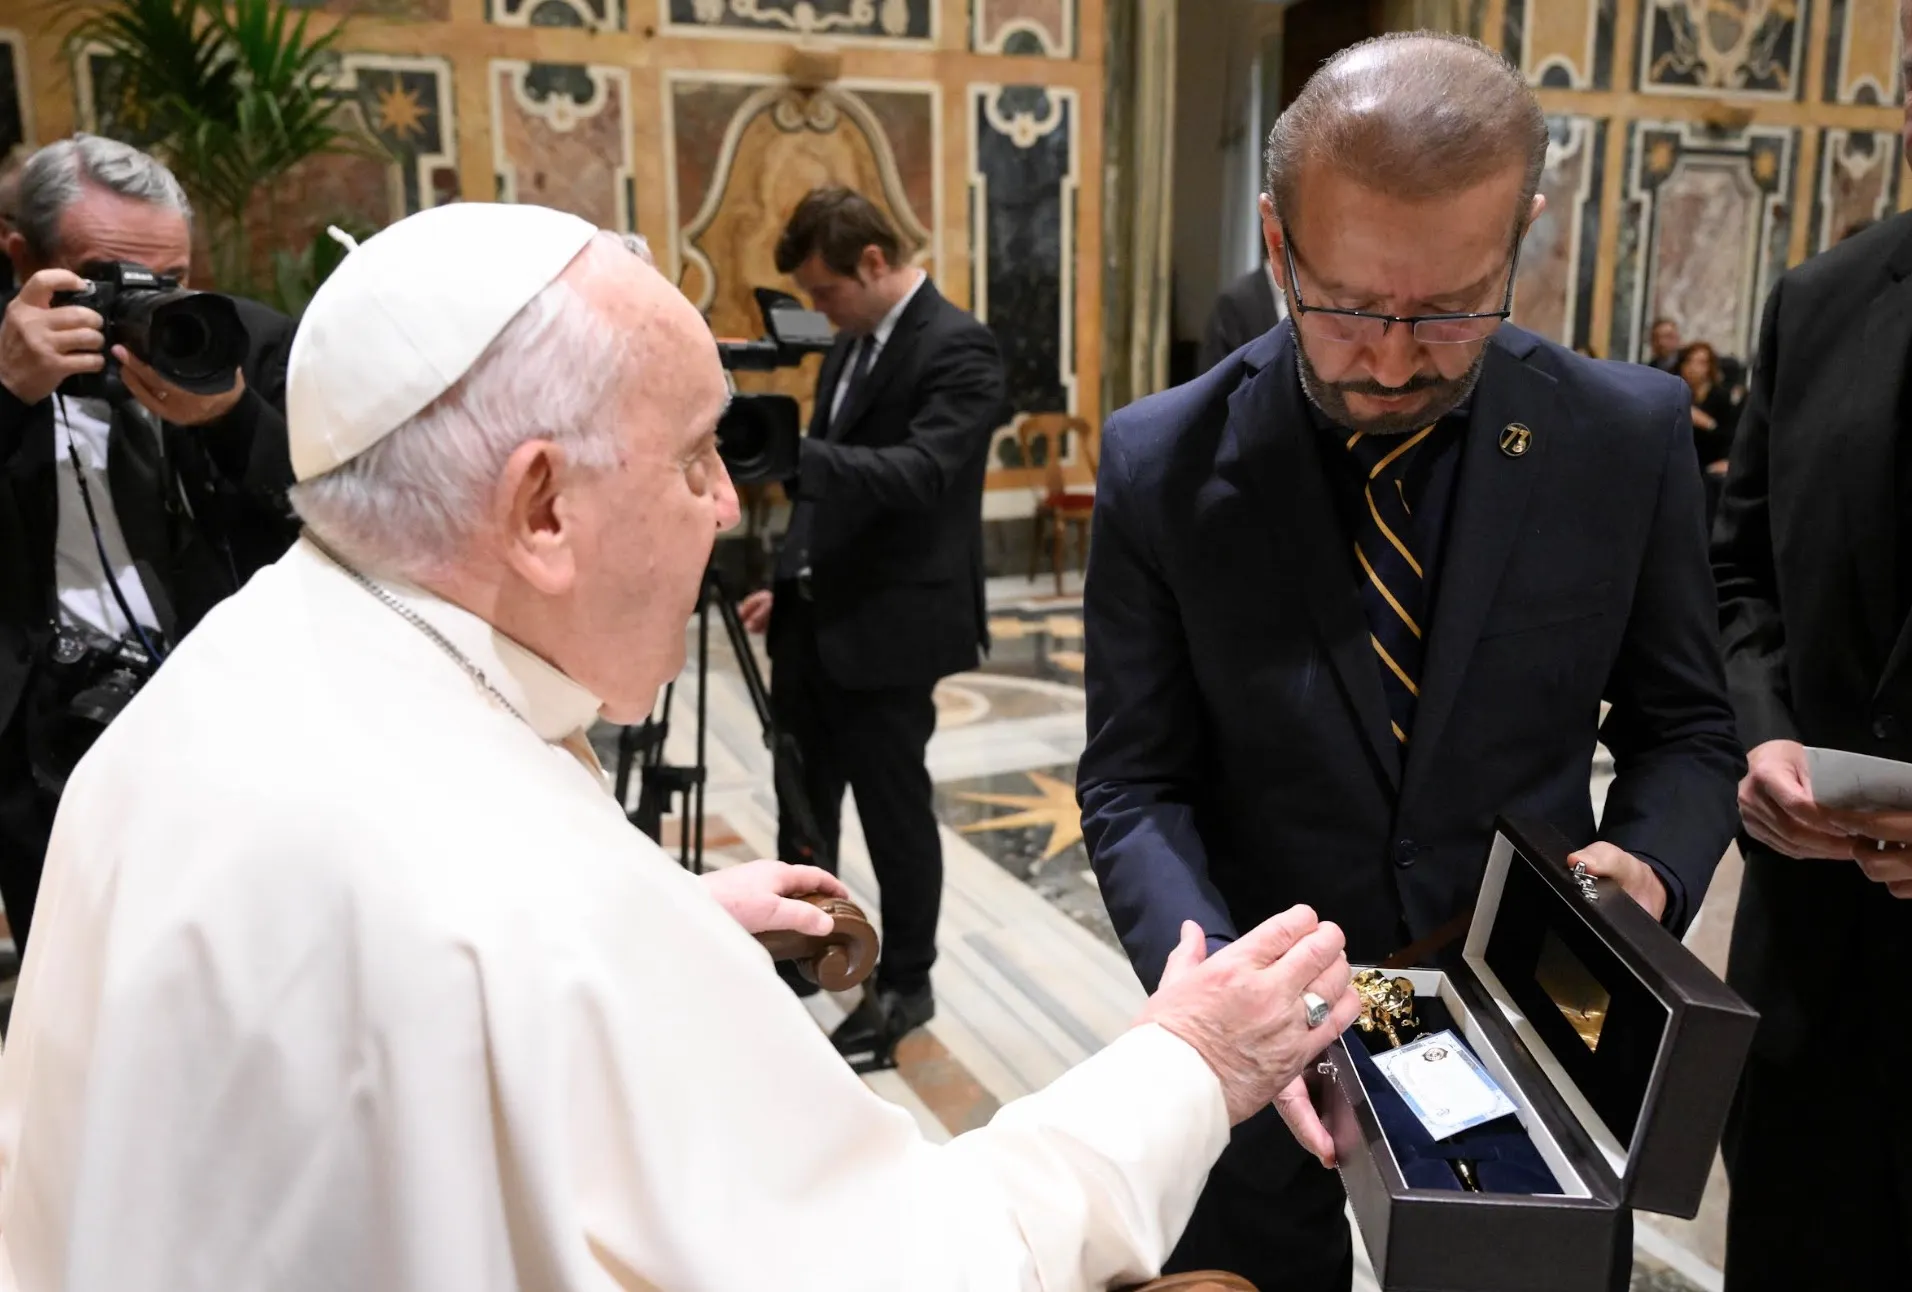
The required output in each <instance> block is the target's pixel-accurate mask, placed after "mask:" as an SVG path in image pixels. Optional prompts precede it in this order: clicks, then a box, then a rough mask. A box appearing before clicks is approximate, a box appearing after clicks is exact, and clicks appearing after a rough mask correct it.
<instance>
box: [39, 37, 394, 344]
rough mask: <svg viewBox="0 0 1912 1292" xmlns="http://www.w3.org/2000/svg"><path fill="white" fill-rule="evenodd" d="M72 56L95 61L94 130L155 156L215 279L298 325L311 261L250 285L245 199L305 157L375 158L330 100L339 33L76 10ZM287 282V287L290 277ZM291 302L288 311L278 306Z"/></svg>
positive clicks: (268, 195) (335, 98)
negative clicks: (191, 219)
mask: <svg viewBox="0 0 1912 1292" xmlns="http://www.w3.org/2000/svg"><path fill="white" fill-rule="evenodd" d="M62 7H63V8H67V9H68V12H72V13H76V17H75V20H74V21H73V22H72V24H71V26H70V27H69V28H68V30H67V33H66V42H67V48H68V50H69V53H71V54H74V55H77V56H80V57H86V58H89V59H91V60H93V62H94V65H95V66H99V67H101V69H102V71H103V72H104V73H105V74H104V75H103V76H102V77H100V78H99V79H98V80H97V81H96V98H97V99H98V100H99V102H98V104H97V106H98V107H99V109H100V117H101V127H102V129H104V130H106V131H107V132H108V133H113V134H117V135H120V136H122V137H124V138H127V139H128V140H129V141H131V142H135V143H138V144H139V145H140V146H142V147H144V148H147V149H149V150H150V151H152V152H154V153H155V154H157V155H159V156H161V157H163V158H164V159H165V160H166V163H167V164H168V165H169V166H170V167H172V169H173V173H174V174H176V175H177V176H178V177H179V181H180V183H181V184H183V185H184V186H185V188H186V191H187V193H188V194H189V195H190V196H191V197H192V199H193V203H194V205H195V206H196V207H198V208H199V210H200V212H201V213H202V217H203V220H204V224H205V231H206V234H207V245H208V247H209V249H210V252H211V258H212V269H213V278H214V280H215V282H216V283H217V284H218V286H219V287H220V288H222V289H223V290H226V291H233V292H241V293H245V294H248V295H262V296H264V297H266V298H267V299H275V298H278V303H280V304H281V306H282V307H285V308H288V309H289V311H290V312H296V311H297V309H298V308H299V307H300V306H302V305H303V303H304V302H303V299H299V298H300V297H302V296H309V295H310V291H311V290H312V289H313V288H315V287H316V286H317V284H316V282H310V281H305V282H299V281H296V280H297V278H298V273H297V272H296V271H297V270H299V268H300V267H301V266H306V267H309V272H318V271H319V270H320V269H321V268H324V267H327V266H326V265H325V261H324V258H323V257H322V256H312V255H305V254H299V255H292V256H290V257H289V259H288V258H287V256H286V254H285V253H281V256H280V260H279V263H278V264H276V265H275V272H274V273H273V275H271V278H272V281H270V282H268V283H266V284H264V285H263V290H259V286H260V285H258V284H255V282H254V265H255V259H254V252H255V247H254V239H255V236H256V235H257V234H258V233H259V229H258V228H257V227H255V224H256V223H258V221H257V219H256V217H257V209H256V202H255V199H256V198H257V197H258V196H259V195H261V194H264V195H265V203H266V208H267V218H266V219H265V221H264V222H263V223H264V224H265V225H266V226H267V227H271V226H272V225H273V224H274V223H275V221H274V220H273V218H272V211H273V194H274V185H275V184H276V183H277V182H278V181H279V180H281V179H282V178H284V177H285V175H286V174H287V172H289V171H291V170H292V169H293V167H295V166H297V165H298V164H299V163H300V162H302V161H304V160H306V159H307V158H310V157H314V156H318V155H320V154H323V153H336V152H356V151H363V150H374V151H376V150H377V149H378V145H377V143H376V141H374V140H373V139H372V138H371V137H370V136H369V135H368V134H367V133H366V132H365V131H364V130H363V129H362V127H360V126H359V125H357V124H356V123H355V119H354V118H353V117H352V116H351V114H350V113H346V112H342V111H341V110H340V108H341V104H342V98H341V96H340V95H339V94H338V92H337V90H336V89H335V81H336V71H337V63H338V60H337V54H336V46H337V44H338V41H339V38H340V35H341V33H342V32H343V31H344V27H343V25H339V26H334V27H332V28H330V29H329V30H326V31H324V32H321V33H318V34H314V33H312V32H311V31H310V30H309V29H308V25H307V24H308V22H309V20H310V17H311V14H310V13H309V12H306V11H296V12H295V11H294V10H293V9H291V8H290V7H289V6H288V5H286V4H284V3H282V2H281V0H224V2H223V3H222V0H80V3H79V4H78V5H76V6H70V7H69V6H66V5H63V6H62ZM289 275H290V279H291V280H292V281H289V280H288V276H289ZM287 298H291V299H287Z"/></svg>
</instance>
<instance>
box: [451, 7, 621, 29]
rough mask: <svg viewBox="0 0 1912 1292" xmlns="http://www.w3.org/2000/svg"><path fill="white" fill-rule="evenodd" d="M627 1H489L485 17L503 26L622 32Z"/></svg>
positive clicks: (488, 20)
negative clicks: (580, 28) (576, 28)
mask: <svg viewBox="0 0 1912 1292" xmlns="http://www.w3.org/2000/svg"><path fill="white" fill-rule="evenodd" d="M638 2H639V3H641V0H638ZM626 3H627V0H485V20H486V21H487V22H493V23H496V24H498V25H499V26H501V27H582V28H584V29H586V30H588V31H622V30H624V6H625V4H626Z"/></svg>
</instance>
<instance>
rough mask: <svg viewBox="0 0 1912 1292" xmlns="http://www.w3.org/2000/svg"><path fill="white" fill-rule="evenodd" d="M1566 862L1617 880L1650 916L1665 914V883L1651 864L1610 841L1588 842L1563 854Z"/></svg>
mask: <svg viewBox="0 0 1912 1292" xmlns="http://www.w3.org/2000/svg"><path fill="white" fill-rule="evenodd" d="M1567 864H1569V865H1573V866H1578V865H1585V866H1586V868H1587V873H1588V874H1589V875H1593V876H1595V877H1597V878H1600V879H1611V880H1613V881H1615V882H1616V883H1618V884H1619V885H1620V887H1621V889H1623V890H1624V891H1625V892H1626V895H1627V896H1628V897H1631V898H1632V899H1633V900H1634V901H1636V902H1638V903H1639V904H1640V905H1641V906H1642V907H1644V908H1646V913H1647V914H1648V915H1651V916H1652V917H1653V918H1654V919H1656V920H1657V919H1660V918H1662V917H1664V916H1665V915H1666V885H1665V884H1663V883H1661V882H1660V877H1659V875H1657V874H1655V873H1654V870H1653V867H1651V866H1649V865H1647V864H1646V863H1645V862H1644V861H1641V860H1640V859H1639V858H1638V857H1636V856H1634V855H1633V854H1632V853H1630V852H1622V851H1621V850H1620V849H1618V848H1616V847H1614V846H1613V845H1612V844H1610V843H1590V844H1588V845H1587V846H1586V847H1584V848H1582V849H1581V850H1580V851H1579V852H1576V853H1574V854H1573V855H1572V856H1570V857H1568V858H1567Z"/></svg>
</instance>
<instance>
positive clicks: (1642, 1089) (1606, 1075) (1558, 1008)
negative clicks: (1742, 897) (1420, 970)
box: [1462, 818, 1758, 1218]
mask: <svg viewBox="0 0 1912 1292" xmlns="http://www.w3.org/2000/svg"><path fill="white" fill-rule="evenodd" d="M1571 851H1572V850H1571V849H1570V848H1569V846H1568V845H1567V843H1566V841H1565V840H1564V839H1563V838H1561V836H1560V834H1559V833H1558V832H1557V831H1555V830H1554V829H1553V828H1552V827H1551V826H1548V825H1545V824H1540V823H1535V822H1532V821H1521V820H1512V819H1507V818H1502V819H1501V820H1500V821H1498V822H1497V823H1496V836H1495V839H1494V846H1493V850H1492V851H1491V852H1490V853H1489V855H1488V861H1487V871H1486V874H1485V876H1484V877H1483V879H1482V881H1481V890H1480V898H1479V901H1478V902H1477V903H1476V905H1475V908H1474V918H1473V922H1472V924H1471V926H1470V928H1469V930H1468V934H1467V941H1466V946H1465V949H1464V950H1463V952H1462V960H1463V962H1464V963H1465V965H1466V967H1467V970H1468V972H1469V974H1470V975H1471V976H1472V977H1473V978H1474V979H1476V980H1477V981H1478V982H1479V984H1480V986H1481V988H1482V989H1483V990H1484V991H1485V993H1486V994H1487V995H1488V996H1489V997H1491V998H1492V999H1493V1001H1494V1002H1495V1003H1496V1004H1497V1005H1499V1006H1500V1013H1501V1014H1502V1015H1503V1016H1504V1018H1505V1021H1506V1022H1507V1023H1508V1025H1509V1026H1510V1027H1511V1029H1512V1031H1513V1034H1514V1035H1515V1037H1517V1038H1518V1040H1519V1041H1520V1043H1521V1045H1522V1046H1523V1047H1524V1048H1525V1050H1526V1051H1527V1055H1528V1057H1530V1058H1531V1059H1532V1060H1533V1062H1534V1063H1535V1065H1536V1066H1537V1067H1538V1068H1539V1069H1540V1070H1541V1072H1542V1073H1543V1075H1544V1076H1545V1077H1546V1079H1547V1081H1548V1082H1549V1083H1550V1084H1551V1085H1552V1087H1553V1089H1554V1092H1555V1093H1556V1094H1558V1096H1559V1097H1560V1101H1561V1103H1562V1104H1564V1105H1565V1107H1566V1109H1567V1110H1568V1111H1569V1112H1570V1113H1571V1114H1572V1116H1573V1117H1574V1119H1575V1121H1577V1122H1578V1123H1579V1125H1580V1127H1581V1129H1582V1130H1583V1131H1584V1132H1585V1133H1586V1136H1587V1138H1588V1139H1589V1140H1590V1141H1591V1142H1592V1144H1593V1145H1594V1147H1595V1148H1596V1149H1597V1151H1598V1153H1597V1157H1598V1160H1596V1161H1593V1162H1590V1163H1588V1165H1589V1166H1590V1167H1592V1168H1593V1169H1594V1170H1595V1172H1596V1173H1599V1174H1605V1175H1610V1177H1611V1178H1612V1180H1613V1181H1614V1182H1615V1183H1616V1185H1617V1186H1618V1190H1619V1195H1620V1197H1621V1200H1622V1201H1623V1202H1624V1203H1626V1204H1628V1205H1631V1206H1634V1207H1638V1208H1642V1209H1644V1210H1647V1211H1656V1212H1663V1213H1665V1214H1667V1215H1673V1216H1682V1217H1687V1218H1690V1217H1692V1216H1693V1215H1695V1214H1696V1213H1697V1212H1698V1211H1699V1206H1700V1199H1701V1196H1702V1195H1703V1194H1704V1192H1705V1190H1706V1181H1707V1177H1708V1175H1709V1173H1710V1172H1711V1169H1712V1164H1713V1153H1714V1150H1715V1149H1716V1148H1717V1147H1718V1145H1719V1140H1720V1134H1721V1132H1722V1130H1723V1129H1724V1127H1725V1122H1726V1113H1727V1109H1728V1107H1729V1106H1730V1105H1731V1102H1732V1097H1733V1091H1734V1088H1735V1087H1736V1086H1737V1084H1738V1082H1739V1074H1740V1069H1741V1067H1742V1065H1743V1064H1744V1062H1745V1059H1746V1054H1747V1051H1748V1049H1749V1048H1750V1047H1751V1045H1752V1039H1753V1027H1754V1024H1755V1023H1756V1022H1757V1021H1758V1015H1757V1014H1756V1013H1755V1012H1754V1011H1753V1009H1752V1008H1751V1007H1750V1006H1748V1005H1747V1004H1746V1002H1745V1001H1743V1000H1741V999H1740V998H1739V996H1738V995H1737V994H1735V993H1734V992H1733V990H1732V989H1731V988H1729V987H1728V986H1727V985H1726V984H1725V983H1723V982H1721V981H1720V980H1719V978H1718V977H1717V976H1716V975H1715V974H1714V973H1713V972H1712V970H1710V969H1708V968H1707V967H1706V966H1705V965H1704V964H1702V963H1701V962H1700V960H1699V959H1698V958H1697V957H1696V956H1694V954H1693V953H1692V952H1691V951H1689V950H1687V949H1686V947H1685V946H1684V945H1682V944H1681V942H1680V941H1679V939H1678V938H1676V937H1674V936H1673V934H1672V933H1670V932H1669V931H1668V930H1667V929H1666V928H1665V927H1664V926H1662V925H1661V924H1660V923H1659V921H1657V920H1655V919H1654V918H1653V917H1652V916H1651V915H1649V914H1647V912H1646V911H1645V910H1644V909H1643V908H1641V907H1640V906H1639V905H1638V904H1637V903H1635V902H1634V901H1633V900H1632V898H1630V897H1628V896H1627V895H1626V894H1625V893H1624V892H1623V891H1622V890H1621V889H1620V887H1619V885H1617V884H1615V883H1613V882H1612V881H1609V880H1604V879H1600V880H1596V879H1592V878H1589V877H1586V876H1577V875H1575V874H1574V873H1573V870H1572V867H1571V866H1570V865H1569V864H1568V861H1567V856H1568V854H1569V853H1570V852H1571ZM1602 1167H1604V1168H1605V1170H1604V1171H1602V1170H1601V1168H1602Z"/></svg>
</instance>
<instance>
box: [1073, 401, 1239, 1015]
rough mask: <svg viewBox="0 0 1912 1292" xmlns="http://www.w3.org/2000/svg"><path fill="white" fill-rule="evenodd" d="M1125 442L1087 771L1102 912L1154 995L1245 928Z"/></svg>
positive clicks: (1111, 522) (1108, 487) (1110, 511)
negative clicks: (1198, 949) (1197, 947)
mask: <svg viewBox="0 0 1912 1292" xmlns="http://www.w3.org/2000/svg"><path fill="white" fill-rule="evenodd" d="M1138 493H1139V490H1138V488H1137V486H1136V484H1135V483H1134V481H1133V480H1132V478H1131V476H1130V472H1129V467H1128V464H1127V462H1126V461H1125V460H1124V457H1123V452H1122V444H1121V441H1120V439H1119V438H1118V437H1116V436H1114V435H1105V436H1104V437H1103V458H1102V464H1101V468H1100V470H1099V472H1098V473H1097V476H1096V504H1095V513H1094V518H1093V519H1092V521H1091V522H1090V523H1091V525H1092V527H1093V539H1092V541H1091V542H1090V545H1089V550H1090V557H1089V576H1088V582H1087V584H1086V586H1085V588H1084V590H1083V597H1082V615H1083V621H1084V623H1085V624H1086V625H1087V632H1088V640H1089V641H1090V642H1091V643H1093V645H1092V647H1091V649H1090V651H1089V657H1088V667H1087V671H1086V676H1085V682H1086V685H1087V689H1088V718H1089V738H1088V745H1087V747H1086V748H1085V749H1084V750H1083V753H1082V759H1081V761H1080V763H1079V764H1078V765H1077V770H1076V787H1077V794H1078V796H1079V797H1080V799H1081V801H1082V832H1083V835H1084V838H1085V840H1086V841H1087V843H1088V847H1089V857H1090V860H1091V863H1092V864H1093V866H1094V868H1095V874H1096V879H1097V880H1098V882H1099V883H1100V885H1101V890H1102V900H1103V902H1104V904H1105V905H1106V906H1107V907H1108V910H1109V918H1110V920H1111V921H1112V922H1113V923H1114V925H1115V931H1116V934H1117V935H1118V936H1119V937H1120V938H1121V939H1122V947H1123V949H1124V950H1125V951H1127V952H1128V956H1129V960H1130V962H1131V963H1132V964H1133V965H1134V966H1135V972H1136V974H1137V975H1138V976H1139V977H1140V978H1141V980H1142V985H1143V986H1144V987H1146V988H1147V989H1148V990H1150V991H1154V990H1155V986H1156V984H1157V983H1158V982H1160V981H1161V977H1162V967H1163V965H1164V964H1165V963H1166V962H1167V960H1168V956H1169V953H1170V952H1171V951H1173V950H1174V949H1175V944H1176V942H1177V941H1178V940H1179V939H1180V937H1181V928H1182V922H1183V921H1184V920H1194V921H1195V922H1196V923H1197V924H1198V925H1200V926H1201V928H1202V930H1203V932H1205V933H1207V934H1208V937H1209V946H1210V948H1211V949H1213V948H1215V947H1216V946H1218V945H1219V944H1221V943H1224V942H1229V941H1232V940H1234V938H1235V936H1236V932H1237V930H1236V928H1235V925H1234V920H1233V919H1232V918H1231V917H1230V915H1229V913H1228V903H1227V902H1226V901H1224V900H1223V898H1222V896H1221V893H1220V892H1219V891H1218V890H1217V889H1216V887H1215V885H1214V883H1213V882H1212V881H1211V880H1210V879H1209V875H1208V849H1207V845H1206V844H1204V843H1203V841H1202V834H1201V831H1200V829H1198V828H1197V825H1196V819H1195V817H1196V810H1195V802H1196V798H1197V796H1198V794H1199V793H1200V790H1201V787H1202V786H1203V785H1204V784H1206V783H1208V782H1209V780H1210V779H1211V778H1210V777H1209V775H1208V773H1207V769H1206V766H1205V763H1204V755H1203V751H1204V750H1205V749H1206V748H1208V746H1209V739H1210V736H1209V732H1208V731H1207V729H1206V725H1205V723H1204V721H1203V703H1202V697H1201V693H1200V690H1199V688H1198V687H1197V685H1196V682H1195V668H1194V664H1193V663H1192V662H1191V661H1190V659H1189V654H1188V644H1187V640H1186V638H1185V637H1184V635H1183V631H1182V614H1181V608H1180V607H1179V606H1178V605H1177V604H1176V600H1175V594H1174V592H1173V591H1172V590H1171V588H1170V587H1169V584H1168V582H1167V581H1166V579H1164V578H1163V575H1162V572H1161V570H1160V568H1159V567H1158V564H1157V562H1156V560H1155V557H1154V556H1153V554H1152V552H1151V550H1150V549H1151V547H1152V544H1151V543H1150V541H1149V537H1148V535H1147V534H1146V533H1145V532H1144V529H1145V526H1146V521H1145V520H1144V519H1143V517H1142V515H1141V514H1140V513H1141V512H1142V511H1143V507H1142V505H1141V504H1142V501H1143V500H1142V498H1140V497H1138Z"/></svg>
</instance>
